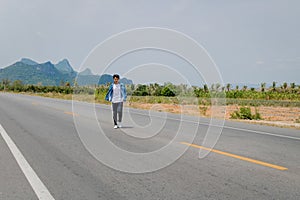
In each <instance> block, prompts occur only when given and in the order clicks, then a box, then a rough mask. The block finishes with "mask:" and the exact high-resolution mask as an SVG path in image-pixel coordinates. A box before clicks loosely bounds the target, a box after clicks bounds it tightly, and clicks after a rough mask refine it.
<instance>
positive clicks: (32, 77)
mask: <svg viewBox="0 0 300 200" xmlns="http://www.w3.org/2000/svg"><path fill="white" fill-rule="evenodd" d="M3 79H9V80H10V81H15V80H21V81H22V83H23V84H42V85H59V84H60V82H61V81H67V80H68V77H65V76H64V75H63V74H62V73H61V72H59V71H58V70H57V69H56V68H55V67H54V65H53V64H52V63H51V62H46V63H42V64H36V65H29V64H25V63H23V62H16V63H15V64H13V65H11V66H8V67H6V68H4V69H2V70H1V72H0V80H3Z"/></svg>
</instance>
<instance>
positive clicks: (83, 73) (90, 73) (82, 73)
mask: <svg viewBox="0 0 300 200" xmlns="http://www.w3.org/2000/svg"><path fill="white" fill-rule="evenodd" d="M78 75H82V76H91V75H94V74H93V73H92V71H91V70H90V69H89V68H86V69H85V70H83V71H82V72H79V73H78Z"/></svg>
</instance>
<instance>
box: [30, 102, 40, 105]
mask: <svg viewBox="0 0 300 200" xmlns="http://www.w3.org/2000/svg"><path fill="white" fill-rule="evenodd" d="M31 104H32V105H39V103H37V102H32V103H31Z"/></svg>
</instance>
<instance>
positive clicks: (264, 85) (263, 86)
mask: <svg viewBox="0 0 300 200" xmlns="http://www.w3.org/2000/svg"><path fill="white" fill-rule="evenodd" d="M260 88H261V91H262V92H264V91H265V89H266V83H261V84H260Z"/></svg>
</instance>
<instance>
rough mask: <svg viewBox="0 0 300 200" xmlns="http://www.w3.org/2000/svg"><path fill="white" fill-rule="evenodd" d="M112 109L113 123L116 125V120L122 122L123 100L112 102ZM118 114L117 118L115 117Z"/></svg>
mask: <svg viewBox="0 0 300 200" xmlns="http://www.w3.org/2000/svg"><path fill="white" fill-rule="evenodd" d="M112 110H113V120H114V124H115V125H117V122H122V115H123V102H119V103H112ZM118 115H119V120H118V118H117V116H118Z"/></svg>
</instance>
